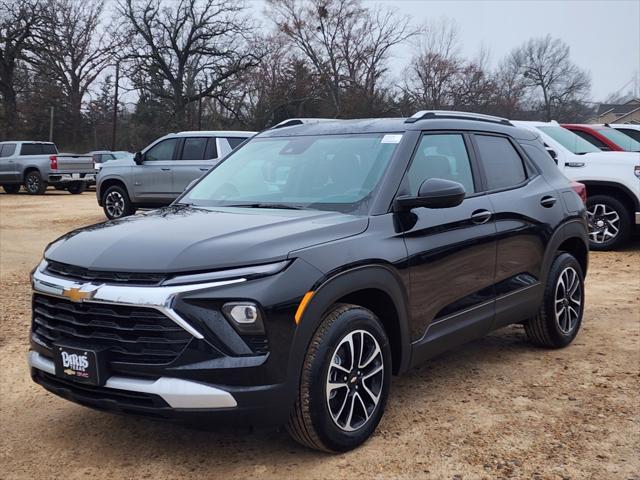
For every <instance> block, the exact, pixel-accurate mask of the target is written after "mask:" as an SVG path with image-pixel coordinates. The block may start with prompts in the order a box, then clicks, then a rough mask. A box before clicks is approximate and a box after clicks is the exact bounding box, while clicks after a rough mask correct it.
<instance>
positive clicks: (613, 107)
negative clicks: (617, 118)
mask: <svg viewBox="0 0 640 480" xmlns="http://www.w3.org/2000/svg"><path fill="white" fill-rule="evenodd" d="M638 107H640V98H632V99H631V100H629V101H628V102H625V103H601V104H600V105H598V116H601V115H604V114H606V113H613V114H614V115H626V114H628V113H630V112H631V111H633V110H635V109H637V108H638Z"/></svg>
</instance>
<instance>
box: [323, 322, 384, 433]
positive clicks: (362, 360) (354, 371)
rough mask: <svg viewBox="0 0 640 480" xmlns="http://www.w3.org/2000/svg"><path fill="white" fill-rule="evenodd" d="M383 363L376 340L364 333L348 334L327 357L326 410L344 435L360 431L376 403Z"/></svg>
mask: <svg viewBox="0 0 640 480" xmlns="http://www.w3.org/2000/svg"><path fill="white" fill-rule="evenodd" d="M383 382H384V359H383V356H382V350H381V349H380V345H379V344H378V341H377V340H376V338H375V337H374V336H373V335H371V334H370V333H369V332H367V331H365V330H355V331H353V332H350V333H348V334H347V335H346V336H345V337H344V338H343V339H342V340H341V341H340V343H339V344H338V347H337V348H336V349H335V351H334V352H333V355H332V356H331V364H330V365H329V371H328V372H327V383H326V397H327V407H328V408H329V413H330V415H331V419H332V420H333V422H334V423H335V424H336V425H337V426H338V428H340V429H341V430H344V431H346V432H353V431H355V430H358V429H360V428H362V427H363V426H364V425H365V424H366V423H367V422H368V421H369V419H370V418H371V416H372V415H373V413H374V411H375V409H376V407H377V406H378V404H379V402H380V397H381V395H382V387H383Z"/></svg>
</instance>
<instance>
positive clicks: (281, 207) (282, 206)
mask: <svg viewBox="0 0 640 480" xmlns="http://www.w3.org/2000/svg"><path fill="white" fill-rule="evenodd" d="M221 206H223V207H242V208H274V209H279V210H304V207H300V206H296V205H288V204H286V203H264V202H263V203H238V204H234V205H221Z"/></svg>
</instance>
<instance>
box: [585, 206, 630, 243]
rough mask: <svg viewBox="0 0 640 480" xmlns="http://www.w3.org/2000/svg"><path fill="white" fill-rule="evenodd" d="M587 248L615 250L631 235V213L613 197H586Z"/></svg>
mask: <svg viewBox="0 0 640 480" xmlns="http://www.w3.org/2000/svg"><path fill="white" fill-rule="evenodd" d="M587 215H588V217H589V248H590V249H591V250H600V251H607V250H615V249H616V248H618V247H619V246H620V245H622V244H623V243H624V242H626V241H627V239H628V238H629V236H630V235H631V212H629V210H628V209H627V208H626V207H625V206H624V204H623V203H622V202H621V201H620V200H618V199H617V198H615V197H610V196H609V195H594V196H593V197H587Z"/></svg>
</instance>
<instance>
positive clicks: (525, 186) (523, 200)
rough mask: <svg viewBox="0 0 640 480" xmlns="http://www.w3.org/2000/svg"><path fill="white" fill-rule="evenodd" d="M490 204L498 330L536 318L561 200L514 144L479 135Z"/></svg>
mask: <svg viewBox="0 0 640 480" xmlns="http://www.w3.org/2000/svg"><path fill="white" fill-rule="evenodd" d="M473 140H474V147H475V149H476V153H477V155H478V157H479V159H480V164H481V166H482V171H483V175H484V183H485V185H486V188H487V194H488V198H489V200H490V202H491V206H492V209H493V210H494V212H495V221H496V229H497V256H496V268H495V289H496V326H497V327H499V326H502V325H506V324H509V323H513V321H515V320H518V319H522V320H524V319H526V318H528V317H530V316H532V315H534V314H535V312H536V311H537V308H538V306H539V303H540V299H541V297H542V284H541V283H540V280H541V274H542V261H543V258H544V254H545V250H546V245H547V242H548V241H549V238H550V235H551V233H552V232H553V229H554V227H555V224H556V222H557V221H558V219H559V218H561V217H562V216H563V213H564V211H563V207H562V205H563V204H562V200H561V199H559V198H557V193H556V192H555V190H554V189H553V188H552V187H551V186H550V185H549V184H548V183H547V182H546V180H545V179H544V177H543V176H542V175H540V174H539V172H538V171H537V169H536V167H535V165H534V164H533V163H532V162H531V161H529V160H527V158H526V155H525V152H524V151H523V150H522V149H521V148H520V146H519V145H518V144H517V143H516V142H514V141H513V140H512V139H511V138H509V137H508V136H504V135H498V134H493V133H475V134H474V135H473Z"/></svg>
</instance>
